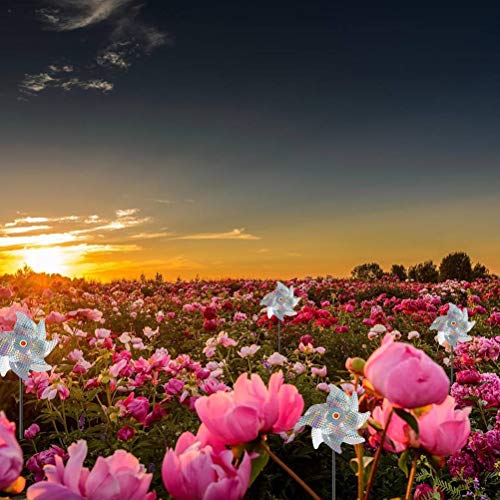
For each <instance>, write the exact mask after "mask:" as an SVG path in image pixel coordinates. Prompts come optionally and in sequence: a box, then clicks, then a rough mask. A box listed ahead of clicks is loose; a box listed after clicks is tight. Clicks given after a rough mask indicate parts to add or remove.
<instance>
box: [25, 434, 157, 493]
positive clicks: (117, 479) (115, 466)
mask: <svg viewBox="0 0 500 500" xmlns="http://www.w3.org/2000/svg"><path fill="white" fill-rule="evenodd" d="M68 454H69V460H68V463H67V464H66V466H64V464H63V461H62V458H61V457H60V456H56V457H55V465H46V466H45V474H46V476H47V481H40V482H39V483H36V484H34V485H32V486H30V487H29V488H28V491H27V499H28V500H34V499H37V500H83V499H85V500H154V499H155V498H156V493H154V492H152V493H148V492H147V491H148V489H149V486H150V484H151V479H152V478H153V476H152V474H147V473H146V472H145V471H144V467H143V466H141V464H140V463H139V461H138V460H137V458H136V457H134V455H132V454H130V453H127V452H126V451H124V450H117V451H115V453H114V454H113V455H111V456H110V457H107V458H103V457H99V458H98V459H97V461H96V463H95V465H94V468H93V469H92V470H91V471H89V470H88V469H87V468H86V467H83V461H84V460H85V457H86V456H87V443H86V442H85V441H83V440H80V441H78V442H77V443H74V444H72V445H71V446H70V447H69V448H68Z"/></svg>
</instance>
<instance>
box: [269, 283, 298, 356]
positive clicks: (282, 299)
mask: <svg viewBox="0 0 500 500" xmlns="http://www.w3.org/2000/svg"><path fill="white" fill-rule="evenodd" d="M299 302H300V298H298V297H295V296H294V295H293V286H291V287H290V288H288V287H287V286H286V285H284V284H283V283H281V281H278V282H277V287H276V290H274V292H271V293H268V294H267V295H266V296H265V297H264V298H263V299H262V300H261V302H260V305H261V306H266V308H267V317H268V318H272V317H273V316H276V317H277V318H278V320H279V321H278V352H280V351H281V321H283V320H284V319H285V316H295V315H296V314H297V313H296V312H295V311H294V307H295V306H296V305H297V304H298V303H299Z"/></svg>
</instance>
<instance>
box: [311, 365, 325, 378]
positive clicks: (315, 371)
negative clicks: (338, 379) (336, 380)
mask: <svg viewBox="0 0 500 500" xmlns="http://www.w3.org/2000/svg"><path fill="white" fill-rule="evenodd" d="M326 374H327V369H326V366H323V368H316V367H315V366H313V367H312V368H311V376H312V377H313V378H314V377H322V378H324V377H326Z"/></svg>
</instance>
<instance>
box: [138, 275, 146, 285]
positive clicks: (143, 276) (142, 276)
mask: <svg viewBox="0 0 500 500" xmlns="http://www.w3.org/2000/svg"><path fill="white" fill-rule="evenodd" d="M139 279H140V280H141V282H142V283H144V282H145V281H146V275H145V274H144V273H141V276H140V277H139Z"/></svg>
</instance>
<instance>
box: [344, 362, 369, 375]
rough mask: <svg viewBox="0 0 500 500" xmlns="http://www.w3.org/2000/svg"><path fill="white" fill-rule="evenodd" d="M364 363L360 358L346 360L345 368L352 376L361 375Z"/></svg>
mask: <svg viewBox="0 0 500 500" xmlns="http://www.w3.org/2000/svg"><path fill="white" fill-rule="evenodd" d="M365 363H366V361H365V360H364V359H362V358H347V361H346V362H345V367H346V368H347V370H349V371H350V372H351V373H353V374H354V375H363V370H364V368H365Z"/></svg>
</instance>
